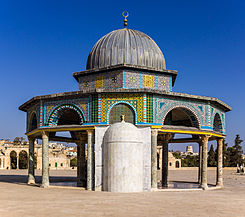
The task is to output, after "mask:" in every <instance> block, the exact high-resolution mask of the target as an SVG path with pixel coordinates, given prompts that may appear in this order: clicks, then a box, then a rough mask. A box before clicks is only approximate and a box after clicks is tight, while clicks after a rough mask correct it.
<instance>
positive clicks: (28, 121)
mask: <svg viewBox="0 0 245 217" xmlns="http://www.w3.org/2000/svg"><path fill="white" fill-rule="evenodd" d="M33 112H34V113H35V114H36V116H37V127H39V126H41V125H42V124H41V123H42V121H41V119H42V118H41V116H40V105H35V106H32V107H31V108H29V110H28V111H27V117H26V131H27V132H28V131H29V130H30V124H31V121H32V120H31V118H32V113H33Z"/></svg>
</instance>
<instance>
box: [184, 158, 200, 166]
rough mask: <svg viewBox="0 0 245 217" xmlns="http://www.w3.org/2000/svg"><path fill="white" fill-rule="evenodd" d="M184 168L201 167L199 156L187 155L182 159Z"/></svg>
mask: <svg viewBox="0 0 245 217" xmlns="http://www.w3.org/2000/svg"><path fill="white" fill-rule="evenodd" d="M181 166H182V167H198V166H199V156H198V155H197V156H191V155H187V156H186V158H183V159H181Z"/></svg>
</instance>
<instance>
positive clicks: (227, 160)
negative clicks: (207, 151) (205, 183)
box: [216, 140, 230, 167]
mask: <svg viewBox="0 0 245 217" xmlns="http://www.w3.org/2000/svg"><path fill="white" fill-rule="evenodd" d="M227 147H228V143H226V142H225V140H224V142H223V167H228V166H229V165H230V156H229V152H228V150H227ZM216 153H217V149H216Z"/></svg>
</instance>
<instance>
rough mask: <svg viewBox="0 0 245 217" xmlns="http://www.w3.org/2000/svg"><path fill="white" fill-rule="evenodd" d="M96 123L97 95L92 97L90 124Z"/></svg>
mask: <svg viewBox="0 0 245 217" xmlns="http://www.w3.org/2000/svg"><path fill="white" fill-rule="evenodd" d="M97 122H98V95H93V96H92V123H97Z"/></svg>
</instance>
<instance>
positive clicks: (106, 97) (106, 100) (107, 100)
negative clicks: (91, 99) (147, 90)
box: [101, 93, 143, 123]
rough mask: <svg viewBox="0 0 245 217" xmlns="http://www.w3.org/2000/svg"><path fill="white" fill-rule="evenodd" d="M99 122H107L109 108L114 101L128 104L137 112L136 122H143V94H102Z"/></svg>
mask: <svg viewBox="0 0 245 217" xmlns="http://www.w3.org/2000/svg"><path fill="white" fill-rule="evenodd" d="M101 97H102V114H101V122H103V123H108V122H109V120H107V115H108V116H109V110H110V109H111V108H112V106H113V105H115V104H116V103H126V104H130V105H131V106H132V107H133V108H134V109H135V111H136V112H137V114H136V115H137V122H143V95H142V94H130V93H129V94H102V95H101Z"/></svg>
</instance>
